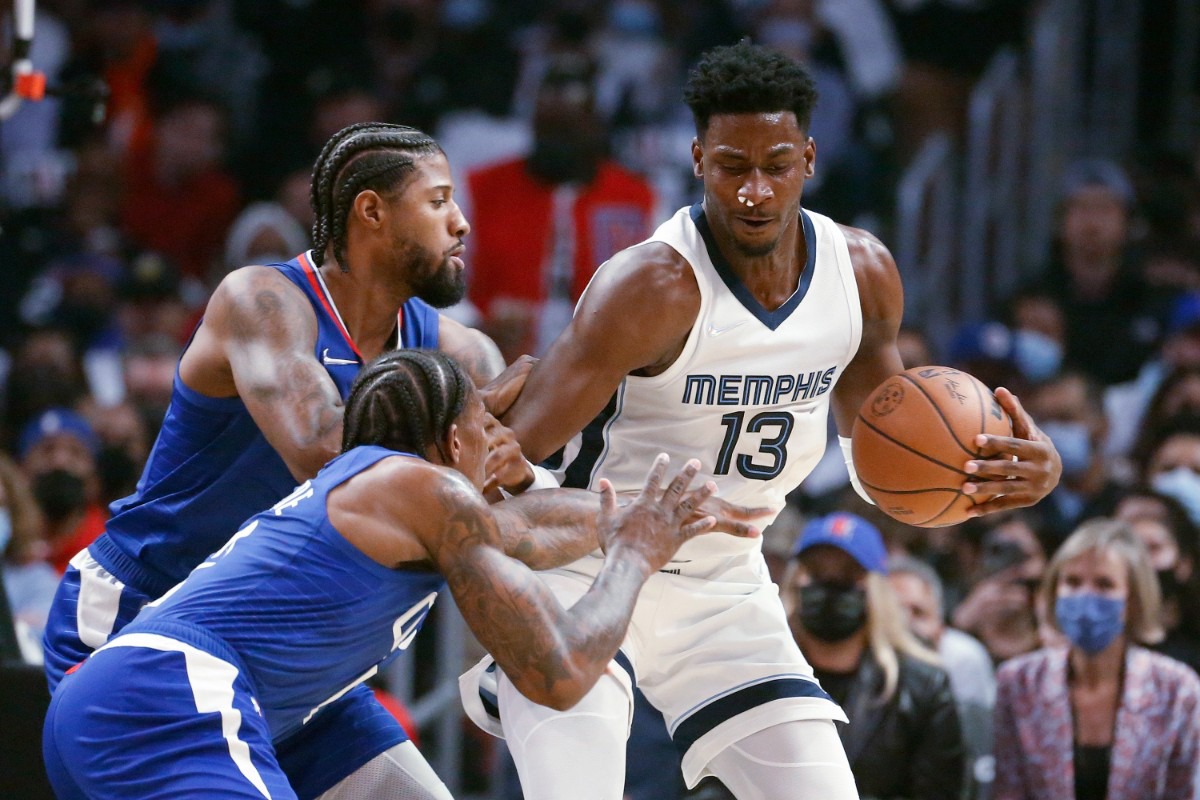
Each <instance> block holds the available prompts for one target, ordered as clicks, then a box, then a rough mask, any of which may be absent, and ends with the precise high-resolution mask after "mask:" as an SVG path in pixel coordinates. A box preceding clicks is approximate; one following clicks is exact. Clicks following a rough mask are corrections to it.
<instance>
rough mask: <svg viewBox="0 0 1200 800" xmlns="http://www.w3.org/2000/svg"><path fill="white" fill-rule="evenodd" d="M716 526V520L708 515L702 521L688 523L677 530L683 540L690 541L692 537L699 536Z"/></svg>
mask: <svg viewBox="0 0 1200 800" xmlns="http://www.w3.org/2000/svg"><path fill="white" fill-rule="evenodd" d="M716 524H717V518H716V517H713V516H711V515H710V516H707V517H704V518H703V519H698V520H696V521H695V522H689V523H688V524H687V525H684V526H683V527H682V528H680V529H679V535H680V536H682V537H683V538H684V539H685V540H686V539H691V538H692V537H693V536H699V535H700V534H702V533H705V532H706V531H710V530H712V527H713V525H716Z"/></svg>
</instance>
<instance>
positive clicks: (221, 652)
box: [116, 620, 258, 694]
mask: <svg viewBox="0 0 1200 800" xmlns="http://www.w3.org/2000/svg"><path fill="white" fill-rule="evenodd" d="M127 633H156V634H158V635H160V636H166V637H167V638H168V639H174V640H176V641H179V642H183V643H184V644H190V645H192V646H193V647H196V648H198V649H200V650H203V651H204V652H206V653H208V654H210V655H213V656H216V657H217V658H219V659H221V660H222V661H228V662H229V663H230V664H232V665H233V666H235V667H237V670H238V672H239V673H240V674H241V675H243V676H245V678H246V680H248V681H250V683H251V684H253V683H254V679H253V677H252V676H251V675H250V672H249V670H247V669H246V665H245V664H244V663H242V659H241V657H240V656H239V655H238V654H237V651H236V650H234V649H233V648H232V647H231V646H230V645H229V643H228V642H226V641H225V640H224V639H222V638H221V637H220V636H217V635H216V634H215V633H213V632H212V631H210V630H208V629H207V628H203V627H201V626H199V625H194V624H193V623H191V622H184V621H182V620H148V621H146V622H139V623H136V624H131V625H129V626H127V627H126V628H125V629H124V630H122V631H121V634H120V635H118V636H117V637H116V638H118V639H119V638H120V636H122V635H124V634H127ZM254 691H255V694H257V693H258V690H257V688H255V690H254Z"/></svg>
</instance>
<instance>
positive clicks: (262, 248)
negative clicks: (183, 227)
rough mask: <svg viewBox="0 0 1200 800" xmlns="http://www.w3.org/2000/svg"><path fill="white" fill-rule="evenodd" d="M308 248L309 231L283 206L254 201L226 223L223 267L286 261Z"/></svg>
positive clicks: (233, 268) (229, 268)
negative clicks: (227, 228) (231, 220)
mask: <svg viewBox="0 0 1200 800" xmlns="http://www.w3.org/2000/svg"><path fill="white" fill-rule="evenodd" d="M308 247H309V238H308V232H307V231H305V230H304V228H302V227H300V223H299V222H298V221H297V220H296V218H295V217H293V216H292V215H291V214H289V213H288V212H287V210H286V209H285V208H284V207H283V206H282V205H280V204H279V203H275V202H261V203H253V204H251V205H249V206H247V207H246V208H244V209H242V213H241V214H239V215H238V217H237V219H235V220H234V221H233V224H232V225H231V226H229V234H228V236H226V237H225V269H226V270H235V269H238V268H239V267H244V266H246V265H247V264H271V263H273V262H276V261H279V262H283V261H287V260H288V259H291V258H295V257H296V254H297V253H299V252H301V251H304V250H307V249H308Z"/></svg>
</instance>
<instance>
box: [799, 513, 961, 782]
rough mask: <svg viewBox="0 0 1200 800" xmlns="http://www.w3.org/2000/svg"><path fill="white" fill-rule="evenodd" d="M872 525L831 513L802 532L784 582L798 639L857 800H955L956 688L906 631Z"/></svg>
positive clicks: (934, 658) (958, 754)
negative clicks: (828, 701)
mask: <svg viewBox="0 0 1200 800" xmlns="http://www.w3.org/2000/svg"><path fill="white" fill-rule="evenodd" d="M886 561H887V551H886V550H885V549H884V546H883V537H882V536H881V535H880V533H879V531H878V530H877V529H876V528H875V526H873V525H871V524H870V523H869V522H867V521H866V520H864V519H862V518H861V517H858V516H855V515H853V514H845V513H835V514H830V515H828V516H825V517H821V518H819V519H816V520H814V521H812V522H810V523H809V524H808V525H807V526H806V527H805V528H804V530H803V531H801V533H800V537H799V539H798V540H797V541H796V545H795V548H794V550H793V558H792V561H791V563H790V564H789V565H788V571H787V574H786V575H785V577H784V580H783V582H782V587H783V590H782V595H783V601H784V608H785V609H786V610H787V612H788V617H789V619H790V621H791V628H792V633H793V634H794V635H795V637H796V641H797V643H799V645H800V648H801V650H803V651H804V654H805V656H806V657H807V658H808V660H809V662H810V663H811V664H812V666H813V672H814V673H815V674H816V676H817V679H818V680H820V682H821V686H822V688H824V689H825V691H827V692H829V694H830V695H831V696H832V697H833V699H834V700H836V701H837V702H838V704H839V705H841V706H843V708H844V709H845V711H846V715H847V716H848V717H849V718H850V724H849V725H848V726H845V725H840V724H839V726H838V732H839V734H841V737H842V743H843V744H844V745H845V747H846V756H847V758H848V759H849V761H850V768H851V769H852V770H853V772H854V780H855V783H856V784H857V785H858V789H859V792H861V793H862V794H863V795H864V796H869V797H909V798H914V800H930V799H931V798H946V800H958V798H959V797H960V796H961V793H962V786H963V758H964V754H963V741H962V734H961V731H960V730H959V721H958V713H957V711H956V709H955V704H954V696H953V694H952V693H951V689H950V679H949V677H948V676H947V674H946V672H945V671H944V670H943V669H942V668H941V667H940V666H939V665H938V664H939V661H938V657H937V654H936V653H934V652H933V651H932V650H930V649H929V648H928V647H926V646H925V645H923V644H921V643H920V642H919V641H918V640H917V639H916V638H915V637H914V636H913V635H912V634H911V633H909V631H908V629H907V628H906V627H905V624H904V616H903V615H904V612H903V610H902V609H901V607H900V604H899V602H898V601H897V599H896V596H895V594H894V593H893V592H892V589H891V586H890V585H889V584H888V581H887V578H886V575H887V566H886Z"/></svg>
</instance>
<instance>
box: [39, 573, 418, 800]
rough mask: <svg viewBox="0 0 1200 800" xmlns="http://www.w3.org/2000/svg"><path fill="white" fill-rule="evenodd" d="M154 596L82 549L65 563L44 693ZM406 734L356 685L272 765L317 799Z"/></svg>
mask: <svg viewBox="0 0 1200 800" xmlns="http://www.w3.org/2000/svg"><path fill="white" fill-rule="evenodd" d="M151 599H153V598H151V597H148V596H147V594H146V593H145V592H142V591H139V590H138V589H137V588H136V587H133V586H128V585H126V584H125V583H124V582H122V581H121V580H120V579H118V578H117V577H116V576H114V575H112V574H111V573H110V572H109V571H108V570H106V569H105V568H104V567H103V566H101V565H100V564H99V563H97V561H96V559H95V558H93V557H92V555H91V554H90V553H89V552H88V551H87V550H83V551H81V552H80V553H78V554H77V555H76V556H75V557H74V558H72V559H71V565H70V566H69V567H68V568H67V572H66V574H65V575H64V576H63V579H62V582H61V583H60V584H59V586H58V592H57V593H56V594H55V596H54V603H53V605H52V606H51V609H50V615H49V619H48V620H47V622H46V633H45V637H44V639H43V644H44V647H45V659H46V660H45V670H46V678H47V680H48V682H49V683H50V691H51V692H53V693H55V694H57V688H56V687H57V686H58V685H59V683H60V682H61V681H62V679H63V675H64V674H65V673H66V671H67V670H69V669H71V668H72V667H74V666H76V665H78V664H80V663H81V662H82V661H83V660H84V659H86V658H87V657H88V656H89V655H90V654H91V653H92V652H93V651H94V650H96V649H98V648H100V647H102V646H103V645H104V644H105V643H106V642H107V641H108V640H109V639H110V638H112V637H113V636H116V635H117V633H119V632H120V631H121V629H122V628H124V627H125V626H126V625H128V624H129V623H130V622H132V621H133V619H134V617H136V616H137V614H138V611H140V610H141V608H142V606H144V605H145V604H146V603H148V602H150V600H151ZM405 741H408V734H407V733H405V732H404V729H403V728H402V727H400V723H399V722H397V720H396V718H395V717H394V716H392V715H391V713H389V712H388V711H387V710H386V709H385V708H384V707H383V706H382V705H380V703H379V701H378V700H376V699H375V696H374V694H373V693H372V692H371V689H370V687H368V686H365V685H360V686H356V687H354V688H353V689H351V690H350V691H349V692H347V693H346V694H345V695H344V696H343V697H341V698H340V699H338V700H337V701H335V702H333V703H330V704H329V705H328V706H325V707H324V708H322V709H321V711H320V713H319V714H317V715H316V716H315V717H314V718H313V719H312V721H311V722H309V723H308V724H307V725H305V726H304V727H303V728H302V729H301V730H299V731H298V732H296V733H294V734H292V735H291V736H289V737H287V738H286V739H284V740H282V741H278V742H276V743H275V751H276V755H277V758H278V764H279V765H280V766H281V767H282V769H283V771H284V772H285V773H286V774H287V776H288V778H289V780H290V783H291V785H292V787H293V788H294V789H295V792H296V794H297V795H299V797H301V798H312V797H317V796H319V795H320V794H322V793H323V792H325V791H326V790H328V789H330V788H332V787H333V786H335V785H336V784H337V783H338V782H340V781H341V780H342V779H344V778H346V777H347V776H348V775H350V774H351V773H353V772H354V771H355V770H357V769H358V768H359V767H361V766H362V765H363V764H366V763H367V762H368V761H370V760H371V759H372V758H374V757H375V756H377V755H379V754H380V753H382V752H384V751H385V750H387V749H389V748H391V747H393V746H395V745H397V744H399V743H400V742H405ZM131 796H135V795H131Z"/></svg>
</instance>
